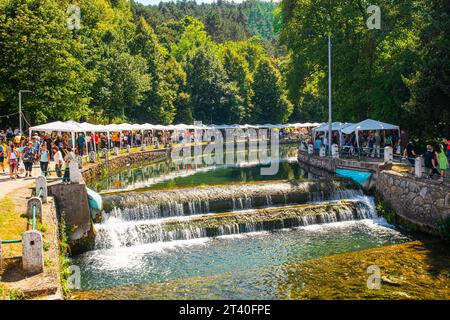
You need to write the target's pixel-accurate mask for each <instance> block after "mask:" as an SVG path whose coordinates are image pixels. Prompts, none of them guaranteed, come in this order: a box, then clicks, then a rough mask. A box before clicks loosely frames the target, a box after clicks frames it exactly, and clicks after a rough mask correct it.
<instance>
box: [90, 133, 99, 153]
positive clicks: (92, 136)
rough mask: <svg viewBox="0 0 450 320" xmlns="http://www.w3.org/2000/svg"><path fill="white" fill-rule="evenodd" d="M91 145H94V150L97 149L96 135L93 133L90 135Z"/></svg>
mask: <svg viewBox="0 0 450 320" xmlns="http://www.w3.org/2000/svg"><path fill="white" fill-rule="evenodd" d="M91 139H92V143H93V144H94V145H95V150H97V149H98V135H97V134H96V133H93V134H92V135H91Z"/></svg>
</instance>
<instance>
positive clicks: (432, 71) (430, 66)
mask: <svg viewBox="0 0 450 320" xmlns="http://www.w3.org/2000/svg"><path fill="white" fill-rule="evenodd" d="M428 7H429V9H428V10H429V12H430V14H429V15H428V16H427V17H428V18H427V20H426V25H425V27H424V28H423V29H422V34H421V38H420V45H419V46H418V52H419V54H420V57H421V59H420V60H418V62H417V63H416V68H417V71H416V72H415V73H414V74H413V75H412V76H411V77H410V78H409V79H406V83H407V85H408V88H409V89H410V90H411V98H410V99H409V100H408V101H407V102H406V103H405V108H406V109H407V110H408V111H409V112H410V114H411V119H410V121H411V123H414V126H412V127H411V129H413V130H414V131H413V132H414V133H416V134H417V135H418V136H419V137H422V138H434V139H436V138H438V137H449V136H450V105H449V101H450V56H449V55H450V24H449V21H450V3H449V2H448V1H445V0H430V1H429V2H428ZM424 115H426V117H425V118H423V117H424ZM417 119H424V121H415V120H417Z"/></svg>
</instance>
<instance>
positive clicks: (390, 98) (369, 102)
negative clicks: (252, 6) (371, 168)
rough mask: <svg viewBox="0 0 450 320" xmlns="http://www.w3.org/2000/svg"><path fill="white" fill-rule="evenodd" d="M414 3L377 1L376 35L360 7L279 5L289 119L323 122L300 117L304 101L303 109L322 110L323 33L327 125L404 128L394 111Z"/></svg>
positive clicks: (401, 115) (415, 17)
mask: <svg viewBox="0 0 450 320" xmlns="http://www.w3.org/2000/svg"><path fill="white" fill-rule="evenodd" d="M422 2H423V1H421V0H418V1H417V0H416V1H415V0H405V1H395V2H392V1H388V0H380V1H379V2H378V3H377V5H378V6H380V7H381V8H382V28H381V30H368V28H367V26H366V20H367V18H368V14H367V12H366V10H367V7H366V5H365V4H364V3H363V2H362V1H351V2H349V1H345V0H336V1H331V2H330V1H328V0H318V1H315V2H311V1H307V0H299V1H294V0H284V1H283V2H282V5H281V6H282V19H283V32H282V34H281V40H282V43H283V44H285V45H286V46H287V48H288V50H289V54H290V57H291V62H290V68H289V69H288V72H287V75H286V77H287V83H288V90H289V98H290V100H291V101H292V102H293V103H294V104H295V109H296V110H295V117H296V119H295V120H303V121H304V120H325V119H323V118H322V119H317V118H316V119H312V116H314V117H316V116H319V115H321V114H322V115H323V116H326V114H325V113H323V112H318V113H313V114H311V116H308V113H307V112H305V105H303V103H304V102H308V103H309V105H308V108H309V109H311V107H313V106H312V105H311V103H314V104H316V108H317V109H319V110H322V109H323V102H324V101H326V100H327V99H328V88H327V87H328V77H327V74H328V50H327V38H328V34H329V33H330V32H331V37H332V43H333V53H332V55H333V63H332V74H333V87H332V92H333V114H334V119H336V120H340V121H355V122H356V121H360V120H363V119H365V118H368V117H375V118H377V119H380V120H383V121H388V122H395V123H399V124H400V125H402V126H405V125H407V124H408V121H407V111H406V110H405V109H402V108H401V105H402V104H403V102H404V101H407V100H408V98H409V91H408V88H407V86H406V85H405V83H404V81H403V78H402V77H403V76H407V75H410V74H411V73H412V72H413V67H412V66H413V63H412V61H414V60H415V59H416V56H415V54H414V47H415V43H416V42H417V37H416V34H417V28H418V27H419V26H420V23H421V16H422V13H421V12H422V9H421V3H422ZM305 98H307V99H306V100H305ZM310 98H314V99H310ZM301 116H306V117H307V118H303V119H300V117H301Z"/></svg>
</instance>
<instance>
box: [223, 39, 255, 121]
mask: <svg viewBox="0 0 450 320" xmlns="http://www.w3.org/2000/svg"><path fill="white" fill-rule="evenodd" d="M223 67H224V69H225V73H226V74H227V77H228V79H229V81H231V82H233V84H234V86H236V88H237V89H238V94H239V96H240V99H241V100H242V102H243V107H244V111H243V115H242V120H244V121H250V118H251V113H252V109H253V104H252V97H253V90H252V87H251V86H252V83H253V79H252V75H251V72H250V69H249V65H248V62H247V61H246V60H245V58H243V57H242V56H240V55H239V54H238V53H237V52H236V51H235V50H234V49H233V48H230V47H225V48H224V53H223Z"/></svg>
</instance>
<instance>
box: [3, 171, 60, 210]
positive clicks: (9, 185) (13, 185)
mask: <svg viewBox="0 0 450 320" xmlns="http://www.w3.org/2000/svg"><path fill="white" fill-rule="evenodd" d="M51 168H53V166H51ZM31 174H32V177H28V178H24V176H25V173H22V174H19V177H20V178H18V179H14V180H13V179H10V178H9V168H5V172H4V173H3V172H1V171H0V201H1V199H3V197H4V196H6V195H7V194H8V193H10V192H12V191H14V190H16V189H20V188H26V187H31V186H33V185H34V181H35V179H36V177H38V176H39V175H40V174H41V169H40V168H39V166H38V165H35V166H33V171H32V172H31Z"/></svg>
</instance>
